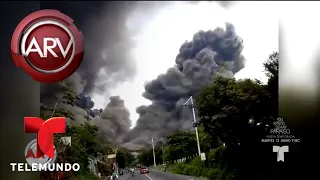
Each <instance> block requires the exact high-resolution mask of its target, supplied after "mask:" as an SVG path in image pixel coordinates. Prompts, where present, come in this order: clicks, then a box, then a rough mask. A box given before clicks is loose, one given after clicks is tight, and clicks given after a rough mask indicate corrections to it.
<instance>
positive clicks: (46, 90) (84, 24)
mask: <svg viewBox="0 0 320 180" xmlns="http://www.w3.org/2000/svg"><path fill="white" fill-rule="evenodd" d="M45 4H46V3H45ZM49 4H50V3H49ZM164 4H166V3H162V2H157V3H149V2H81V3H79V2H75V3H73V2H57V3H54V4H50V5H47V6H49V7H47V8H53V9H58V10H61V11H62V12H63V13H66V14H68V15H70V16H72V18H74V20H75V23H76V25H77V26H78V28H79V29H80V30H81V31H82V33H83V35H84V42H85V57H84V59H83V62H82V64H81V66H80V67H79V69H78V70H77V72H76V73H74V74H73V75H72V76H71V77H70V78H68V79H67V80H66V81H67V82H68V84H70V85H71V89H73V90H74V91H75V92H76V93H77V95H80V99H79V100H78V101H77V102H76V104H77V106H78V107H80V108H83V109H85V111H86V112H87V113H88V114H90V116H92V117H94V116H96V115H97V114H99V113H100V112H101V111H102V110H101V109H99V110H98V109H92V108H93V106H94V103H93V102H92V100H91V98H90V97H89V95H90V94H92V93H95V94H104V95H105V97H106V98H109V96H110V94H109V93H108V92H109V91H110V90H112V89H113V88H116V86H117V85H118V84H120V83H122V82H125V81H130V79H131V78H132V77H134V74H135V73H136V66H135V64H136V63H135V61H134V59H132V56H131V50H132V49H133V48H134V46H135V43H134V40H133V37H134V36H135V33H136V32H139V31H140V27H143V23H144V21H145V20H146V18H150V16H146V14H148V13H150V11H151V12H152V10H153V9H155V8H159V7H160V6H162V5H164ZM67 7H68V8H67ZM70 7H74V8H70ZM84 12H85V13H84ZM84 14H85V15H84ZM141 17H143V18H141ZM61 92H62V88H61V87H60V86H59V85H58V84H41V102H42V103H44V104H45V105H47V106H50V107H52V106H54V104H55V102H56V101H57V97H59V96H60V94H61ZM105 101H107V99H105ZM75 112H78V111H75ZM79 112H80V111H79ZM81 115H83V113H82V111H81Z"/></svg>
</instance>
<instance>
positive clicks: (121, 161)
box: [116, 150, 126, 168]
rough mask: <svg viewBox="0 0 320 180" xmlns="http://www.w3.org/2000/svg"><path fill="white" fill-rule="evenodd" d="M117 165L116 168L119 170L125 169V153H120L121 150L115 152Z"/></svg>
mask: <svg viewBox="0 0 320 180" xmlns="http://www.w3.org/2000/svg"><path fill="white" fill-rule="evenodd" d="M116 159H117V163H118V166H119V167H120V168H125V167H126V157H125V153H124V152H122V151H121V150H120V151H119V150H118V151H117V157H116Z"/></svg>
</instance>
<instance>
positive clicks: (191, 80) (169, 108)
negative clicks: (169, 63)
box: [124, 23, 245, 149]
mask: <svg viewBox="0 0 320 180" xmlns="http://www.w3.org/2000/svg"><path fill="white" fill-rule="evenodd" d="M242 48H243V47H242V40H241V38H239V37H238V36H237V34H236V32H235V28H234V26H233V25H232V24H229V23H227V24H226V27H225V29H223V28H220V27H218V28H216V29H215V30H213V31H211V30H210V31H206V32H205V31H199V32H198V33H196V34H195V35H194V36H193V40H192V41H190V42H185V43H184V44H182V46H181V48H180V51H179V54H178V55H177V57H176V65H175V66H174V67H172V68H170V69H168V71H167V72H166V73H165V74H161V75H159V76H158V77H157V79H155V80H153V81H151V82H149V83H147V84H146V85H145V92H144V93H143V96H144V97H145V98H147V99H149V100H151V101H152V104H151V105H149V106H140V107H138V108H137V113H139V115H140V117H139V119H138V121H137V125H136V127H135V128H134V129H133V130H132V131H131V132H130V133H129V134H128V135H127V136H126V137H125V138H124V140H125V142H126V143H125V144H124V146H125V147H128V148H133V149H135V148H139V147H143V146H145V145H146V144H148V141H150V139H151V138H155V139H158V140H159V139H160V138H161V137H163V136H165V135H167V134H168V133H170V132H173V131H176V130H178V129H181V128H184V127H187V126H189V125H190V124H192V118H189V117H182V116H188V114H187V115H186V112H187V113H190V112H189V111H190V110H186V111H184V110H183V109H184V108H181V105H182V104H183V103H184V102H185V101H186V100H187V99H188V98H189V96H190V95H196V94H197V93H198V92H199V91H200V90H201V89H202V88H203V87H204V86H206V85H207V84H208V83H209V82H212V80H213V79H214V78H215V77H216V76H225V77H234V74H235V73H237V72H238V71H240V70H241V69H242V68H244V65H245V58H244V56H243V55H242V54H241V51H242Z"/></svg>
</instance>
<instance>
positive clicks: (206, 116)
mask: <svg viewBox="0 0 320 180" xmlns="http://www.w3.org/2000/svg"><path fill="white" fill-rule="evenodd" d="M278 57H279V56H278V53H273V54H272V55H270V57H269V59H268V61H267V62H266V63H265V64H264V66H265V69H266V74H267V76H268V77H269V81H268V83H267V84H263V83H261V82H260V81H258V80H250V79H244V80H238V81H236V80H235V79H228V78H223V77H217V78H216V79H215V80H214V82H213V83H212V84H210V85H209V86H208V87H206V88H204V89H203V90H202V91H201V93H200V95H199V96H198V97H197V100H196V105H197V108H198V110H199V116H200V118H201V125H202V126H203V127H204V132H206V133H208V135H209V136H210V138H211V139H212V140H213V141H216V142H221V143H224V144H225V147H226V148H225V149H224V151H223V154H224V158H223V161H224V162H223V163H222V162H221V161H220V162H219V163H220V164H224V166H223V167H221V168H222V169H224V170H226V172H231V171H232V172H234V171H235V170H236V171H237V173H235V174H237V175H238V176H237V177H242V178H244V177H246V178H249V177H252V178H256V179H263V178H266V176H267V169H268V168H265V167H267V166H268V162H270V159H271V158H269V157H267V156H264V157H261V155H260V154H261V153H263V152H265V151H266V150H269V149H268V147H266V146H265V145H264V144H262V143H261V142H260V141H261V139H262V138H264V137H265V136H266V132H267V130H268V127H271V126H272V122H273V121H274V120H275V118H276V117H277V115H278V114H277V108H278V99H277V97H278V89H277V88H278V86H277V85H276V84H277V82H278ZM252 149H255V151H256V152H258V151H259V152H260V153H259V155H258V154H256V153H252ZM266 154H270V153H267V152H266ZM243 162H246V163H247V164H248V165H247V166H244V165H243ZM262 162H263V163H262ZM262 174H263V175H262ZM224 176H225V177H226V176H227V175H226V174H224ZM262 176H263V177H262ZM225 177H224V178H225Z"/></svg>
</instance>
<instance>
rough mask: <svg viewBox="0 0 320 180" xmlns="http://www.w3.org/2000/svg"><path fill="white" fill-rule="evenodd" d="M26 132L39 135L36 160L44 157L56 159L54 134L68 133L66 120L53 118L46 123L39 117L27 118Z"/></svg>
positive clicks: (25, 122) (25, 119)
mask: <svg viewBox="0 0 320 180" xmlns="http://www.w3.org/2000/svg"><path fill="white" fill-rule="evenodd" d="M24 132H25V133H37V140H36V143H37V146H36V158H40V157H43V156H44V155H47V156H49V157H50V158H54V152H55V148H54V145H53V142H54V139H53V134H54V133H65V132H66V118H65V117H53V118H50V119H48V120H46V121H44V120H42V119H41V118H38V117H25V118H24Z"/></svg>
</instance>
